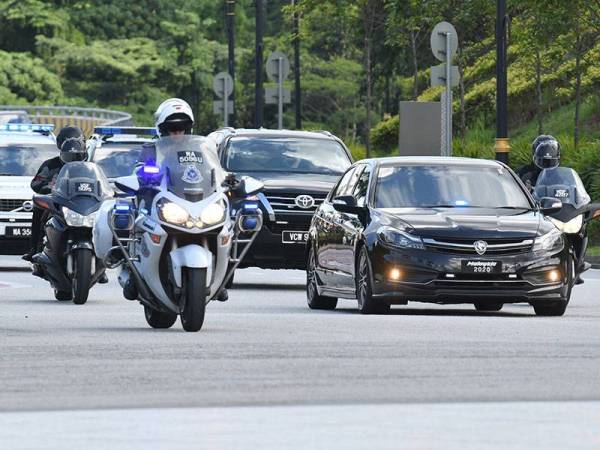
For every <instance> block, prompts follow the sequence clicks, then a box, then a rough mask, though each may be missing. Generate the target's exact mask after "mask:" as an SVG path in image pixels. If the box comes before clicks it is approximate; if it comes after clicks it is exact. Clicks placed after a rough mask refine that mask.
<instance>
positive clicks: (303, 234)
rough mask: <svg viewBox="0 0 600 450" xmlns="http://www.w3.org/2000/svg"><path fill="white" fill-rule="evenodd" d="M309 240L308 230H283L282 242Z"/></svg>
mask: <svg viewBox="0 0 600 450" xmlns="http://www.w3.org/2000/svg"><path fill="white" fill-rule="evenodd" d="M306 241H308V231H283V232H282V233H281V242H283V243H284V244H304V243H306Z"/></svg>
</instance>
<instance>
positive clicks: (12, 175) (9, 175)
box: [0, 172, 17, 177]
mask: <svg viewBox="0 0 600 450" xmlns="http://www.w3.org/2000/svg"><path fill="white" fill-rule="evenodd" d="M16 176H17V175H16V174H14V173H8V172H0V177H16Z"/></svg>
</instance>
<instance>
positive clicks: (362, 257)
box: [356, 247, 390, 314]
mask: <svg viewBox="0 0 600 450" xmlns="http://www.w3.org/2000/svg"><path fill="white" fill-rule="evenodd" d="M356 272H357V273H356V300H358V310H359V311H360V313H361V314H387V313H388V312H389V310H390V305H389V304H387V303H385V302H383V301H377V300H376V299H374V298H373V290H372V284H371V283H372V281H371V280H372V276H371V266H370V264H369V254H368V252H367V248H366V247H361V249H360V252H359V255H358V267H357V269H356Z"/></svg>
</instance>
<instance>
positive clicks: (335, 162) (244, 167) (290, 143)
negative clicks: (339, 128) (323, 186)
mask: <svg viewBox="0 0 600 450" xmlns="http://www.w3.org/2000/svg"><path fill="white" fill-rule="evenodd" d="M350 164H351V162H350V160H349V158H348V155H347V154H346V152H345V150H344V148H343V147H342V146H341V145H340V144H339V143H338V142H336V141H332V140H327V139H307V138H288V137H281V138H257V137H237V138H232V139H231V140H230V141H229V144H228V146H227V149H226V154H225V158H224V165H225V169H226V170H229V171H232V172H293V173H319V174H341V173H342V172H344V170H346V168H347V167H348V166H350Z"/></svg>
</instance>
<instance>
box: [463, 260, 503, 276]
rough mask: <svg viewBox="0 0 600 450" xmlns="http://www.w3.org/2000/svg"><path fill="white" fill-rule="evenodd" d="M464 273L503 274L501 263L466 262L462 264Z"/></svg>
mask: <svg viewBox="0 0 600 450" xmlns="http://www.w3.org/2000/svg"><path fill="white" fill-rule="evenodd" d="M462 271H463V272H465V273H483V274H485V273H502V263H501V262H500V261H481V260H466V261H463V262H462Z"/></svg>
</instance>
